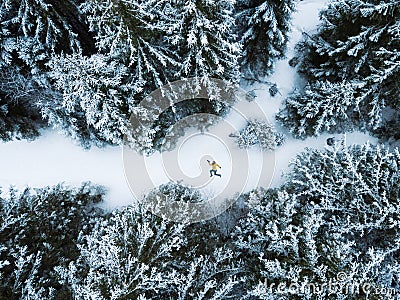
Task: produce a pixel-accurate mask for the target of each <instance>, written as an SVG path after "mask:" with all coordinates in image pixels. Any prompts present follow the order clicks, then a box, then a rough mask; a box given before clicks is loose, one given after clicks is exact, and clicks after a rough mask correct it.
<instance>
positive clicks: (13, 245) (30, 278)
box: [0, 184, 103, 300]
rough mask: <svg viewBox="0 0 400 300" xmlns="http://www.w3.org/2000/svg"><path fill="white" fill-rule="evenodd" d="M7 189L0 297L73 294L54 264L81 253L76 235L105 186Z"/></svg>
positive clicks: (1, 206)
mask: <svg viewBox="0 0 400 300" xmlns="http://www.w3.org/2000/svg"><path fill="white" fill-rule="evenodd" d="M7 194H8V196H7V197H6V198H0V295H1V297H0V298H2V299H43V300H44V299H70V298H71V294H70V292H69V290H68V288H67V287H66V285H63V284H60V282H59V278H58V275H57V273H56V272H55V271H54V268H55V267H56V266H66V265H67V264H68V263H69V262H70V261H72V260H75V259H76V257H77V256H78V254H79V251H78V248H77V247H76V242H77V239H78V235H79V233H80V232H81V231H86V230H88V229H89V227H90V220H91V218H92V217H93V216H94V215H96V214H97V212H96V211H95V210H94V209H93V207H92V204H93V203H97V202H99V201H101V199H102V195H103V191H102V190H101V189H100V188H98V187H95V186H91V185H89V184H85V185H83V186H82V187H81V188H76V189H69V188H66V187H63V186H62V185H57V186H54V187H46V188H42V189H28V188H27V189H25V190H24V191H23V192H18V191H16V190H14V189H10V190H9V191H7Z"/></svg>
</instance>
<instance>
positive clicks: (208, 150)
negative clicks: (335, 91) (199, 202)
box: [0, 0, 376, 208]
mask: <svg viewBox="0 0 400 300" xmlns="http://www.w3.org/2000/svg"><path fill="white" fill-rule="evenodd" d="M325 3H326V1H317V0H308V1H301V2H298V5H297V12H296V13H295V14H294V16H293V22H292V23H293V28H292V32H291V34H290V42H289V45H288V52H287V58H286V59H283V60H280V61H278V62H277V64H276V67H275V71H274V73H273V74H272V75H271V76H270V77H269V78H267V79H266V80H267V81H269V82H272V83H276V84H277V86H278V88H279V92H280V94H278V95H276V96H275V97H271V96H270V95H269V92H268V88H269V86H268V85H265V84H255V85H252V86H244V87H243V88H244V89H245V90H248V91H249V90H253V89H255V93H256V95H257V98H256V100H255V101H252V102H241V103H238V105H237V107H235V110H234V111H232V113H231V114H229V115H228V116H227V118H226V119H225V120H222V121H221V122H220V123H218V124H217V125H215V126H214V127H212V128H211V129H210V131H209V132H207V133H205V134H199V133H196V132H193V131H189V132H188V133H187V134H186V135H185V137H184V138H182V139H181V140H180V144H179V145H178V147H177V149H176V151H175V154H171V153H164V154H157V155H154V156H152V157H150V158H143V157H142V158H141V157H136V159H139V160H140V159H141V160H142V161H144V164H145V166H146V169H147V171H148V173H149V176H150V177H151V179H152V181H153V182H154V183H153V184H154V185H156V184H161V183H163V182H167V181H168V180H169V178H173V179H182V181H183V182H184V183H185V182H186V183H192V182H191V181H193V180H197V179H201V180H200V181H196V182H201V183H202V187H201V190H202V191H203V193H205V194H207V195H213V194H215V193H224V195H226V196H229V195H231V194H233V193H235V192H241V191H248V190H250V189H252V188H254V187H255V186H257V185H263V186H266V187H268V186H277V185H279V184H280V183H281V182H282V177H281V174H282V172H284V171H287V170H288V164H289V162H290V160H291V159H293V158H294V157H295V155H296V154H297V153H299V152H301V151H303V150H304V149H305V148H306V147H309V148H323V147H324V145H325V144H326V138H327V137H328V135H322V136H320V137H318V138H308V139H306V140H304V141H301V140H296V139H293V138H291V137H290V136H287V138H286V142H285V144H284V145H283V146H281V147H280V148H278V149H277V150H276V151H275V152H274V153H269V154H265V153H264V154H262V153H260V152H259V151H257V150H256V149H253V150H249V151H245V150H241V149H238V148H237V147H236V146H235V144H234V142H233V139H232V138H229V137H228V134H229V133H230V132H229V130H228V129H232V128H233V129H234V128H241V127H242V126H243V125H244V124H245V118H243V117H241V116H240V115H239V114H238V113H237V111H239V112H240V113H242V114H244V115H245V116H246V118H255V117H258V118H260V117H262V118H264V119H265V118H266V119H267V120H268V121H269V122H272V123H274V124H275V121H274V114H275V113H276V112H277V111H278V110H279V107H280V106H281V103H282V100H283V99H285V97H286V96H287V94H288V93H289V92H290V91H291V90H292V89H293V87H294V86H296V84H298V82H299V78H298V77H297V75H296V72H295V69H294V68H291V67H290V66H289V65H288V60H289V59H290V58H291V57H292V56H293V51H294V49H293V48H294V45H295V44H296V43H297V42H298V41H299V40H300V39H301V32H302V31H307V32H309V31H311V30H314V29H315V27H316V25H317V24H318V11H319V10H320V9H321V8H322V7H323V6H324V4H325ZM260 112H262V114H260ZM277 128H278V130H280V131H282V132H283V133H286V131H285V130H284V129H283V128H280V127H279V126H277ZM329 136H332V135H329ZM346 140H347V145H351V144H355V143H364V142H366V141H368V140H369V141H370V142H371V143H375V142H376V139H375V138H372V137H370V136H369V135H367V134H363V133H360V132H354V133H349V134H347V136H346ZM0 152H1V153H2V155H1V156H0V168H1V172H0V186H2V187H3V188H6V187H8V186H9V185H11V184H12V185H15V186H16V187H17V188H23V187H24V186H26V185H29V186H32V187H41V186H46V185H53V184H57V183H59V182H65V183H66V184H69V185H79V184H80V183H81V182H83V181H92V182H93V183H97V184H101V185H104V186H105V187H106V188H108V193H107V197H106V202H105V203H104V204H103V206H104V207H107V208H115V207H120V206H124V205H127V204H129V203H132V202H133V201H134V197H133V195H132V193H131V191H130V189H129V187H128V184H127V181H126V179H125V175H124V166H123V160H122V151H121V147H111V146H110V147H106V148H104V149H97V148H92V149H91V150H84V149H82V148H81V147H79V146H78V145H75V144H74V143H73V142H72V141H71V140H69V139H68V138H66V137H64V136H62V135H59V134H57V133H55V132H54V131H50V130H49V131H46V132H45V133H44V134H43V135H42V136H41V137H40V138H39V139H37V140H35V141H32V142H27V141H14V142H9V143H1V144H0ZM171 155H175V156H174V157H175V160H174V159H166V157H168V156H169V157H170V158H171ZM163 156H164V163H163ZM210 158H214V159H216V160H217V161H218V162H219V163H220V164H221V165H222V166H223V168H222V170H221V173H222V174H223V177H222V178H211V179H210V178H209V173H208V169H209V167H208V165H207V162H206V159H210ZM260 159H264V161H267V165H266V166H267V172H266V173H263V174H261V172H262V169H261V164H260ZM169 163H176V165H178V166H179V168H178V169H179V172H178V173H177V174H166V172H165V170H175V169H176V168H174V167H172V168H169V167H168V164H169ZM126 167H127V173H128V174H129V175H128V177H129V176H137V178H138V182H139V181H140V180H139V179H140V177H141V176H142V175H143V174H142V173H137V172H136V173H135V170H136V169H135V165H132V166H130V165H128V166H126ZM238 173H245V177H246V179H247V181H246V182H241V181H243V180H242V179H243V177H240V176H239V177H237V178H236V180H233V181H232V180H231V179H232V176H236V175H234V174H238ZM260 178H261V181H260ZM227 186H228V188H226V187H227ZM143 189H145V187H143Z"/></svg>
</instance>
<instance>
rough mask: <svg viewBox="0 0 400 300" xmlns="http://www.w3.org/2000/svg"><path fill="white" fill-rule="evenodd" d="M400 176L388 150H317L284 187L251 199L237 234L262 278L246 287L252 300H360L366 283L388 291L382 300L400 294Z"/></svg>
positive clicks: (396, 157)
mask: <svg viewBox="0 0 400 300" xmlns="http://www.w3.org/2000/svg"><path fill="white" fill-rule="evenodd" d="M399 168H400V153H399V151H398V150H395V151H394V152H389V151H388V150H386V149H384V148H382V147H380V146H376V147H374V146H370V145H369V144H366V145H363V146H355V147H352V148H349V149H347V148H345V149H343V148H341V147H336V148H330V149H326V150H322V151H320V150H314V151H311V150H310V151H307V152H305V153H302V154H300V155H299V156H298V157H297V158H296V160H295V161H294V162H293V170H292V172H291V173H290V175H288V178H287V179H288V181H287V182H286V183H285V184H284V185H283V186H281V187H280V188H278V189H276V190H268V191H265V190H263V189H259V190H255V191H253V192H251V193H250V194H249V195H248V197H247V207H248V210H249V213H248V216H247V217H246V218H244V219H243V220H242V222H241V225H240V226H238V227H237V232H236V234H235V237H236V239H237V243H236V244H237V247H238V249H240V250H241V252H242V255H243V259H244V261H245V264H246V265H248V268H250V269H251V270H255V271H253V272H252V273H251V276H249V277H248V281H247V282H246V283H247V284H248V286H247V290H248V293H249V295H252V296H256V297H259V298H261V299H282V298H280V297H281V296H283V299H304V298H310V297H311V298H313V299H316V298H318V297H319V298H318V299H325V298H327V297H328V295H329V299H343V297H344V296H346V297H348V299H360V298H361V297H365V296H366V291H365V290H362V288H361V285H362V284H365V283H367V284H370V286H371V287H373V289H376V288H381V289H382V288H385V291H386V292H385V293H384V294H382V295H378V296H377V299H390V296H394V293H395V292H397V293H398V291H399V289H400V286H399V284H398V280H397V278H398V276H399V275H400V274H399V271H398V270H399V261H398V255H399V253H400V252H399V251H400V230H399V226H397V225H398V223H399V222H400V219H399V212H400V193H399V191H400V189H399V187H400V175H399V174H400V173H399ZM340 272H343V273H344V274H345V275H344V276H341V277H340V278H339V275H338V274H339V273H340ZM343 273H342V274H343ZM339 283H340V284H342V287H340V285H339ZM279 284H282V285H281V291H283V293H277V287H278V285H279ZM291 284H292V285H291ZM322 284H325V288H322ZM328 284H331V285H330V287H329V286H328ZM355 284H358V285H359V287H360V289H357V287H354V285H355ZM345 285H347V287H348V285H353V287H352V289H350V290H349V289H347V290H346V289H345V288H343V286H345ZM293 288H294V289H295V291H296V293H295V294H296V296H295V295H293V294H292V292H291V290H290V289H292V291H293ZM282 294H283V295H282ZM370 296H371V294H370Z"/></svg>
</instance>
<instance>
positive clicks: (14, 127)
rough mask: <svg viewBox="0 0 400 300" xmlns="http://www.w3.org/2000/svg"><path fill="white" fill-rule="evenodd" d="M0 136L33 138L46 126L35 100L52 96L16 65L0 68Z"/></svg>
mask: <svg viewBox="0 0 400 300" xmlns="http://www.w3.org/2000/svg"><path fill="white" fill-rule="evenodd" d="M0 69H1V71H0V139H2V140H5V141H9V140H12V139H15V138H16V139H21V138H27V139H33V138H35V137H37V136H38V135H39V130H40V129H41V128H44V127H45V126H46V122H45V121H44V120H43V119H42V116H41V114H40V111H39V109H38V108H37V105H36V104H37V103H38V102H39V101H40V100H43V99H53V98H54V97H55V96H56V95H55V94H54V93H53V92H52V91H51V90H47V89H43V88H42V87H40V86H39V85H38V84H37V82H36V81H35V80H34V79H33V78H32V76H30V75H27V76H25V75H23V74H22V72H21V69H20V68H19V67H17V66H6V67H3V68H0Z"/></svg>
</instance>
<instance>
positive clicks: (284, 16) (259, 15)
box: [236, 0, 294, 80]
mask: <svg viewBox="0 0 400 300" xmlns="http://www.w3.org/2000/svg"><path fill="white" fill-rule="evenodd" d="M293 11H294V1H293V0H269V1H265V0H238V1H237V17H236V18H237V23H238V24H237V27H238V32H239V41H240V43H241V44H242V47H243V54H242V56H241V71H242V76H243V77H245V78H248V79H252V80H254V79H255V80H257V79H260V78H261V77H263V76H265V75H268V74H269V72H270V71H271V69H272V67H273V64H274V60H276V59H277V58H282V57H283V56H284V55H285V50H286V43H287V39H288V31H289V28H290V17H291V13H292V12H293Z"/></svg>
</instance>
